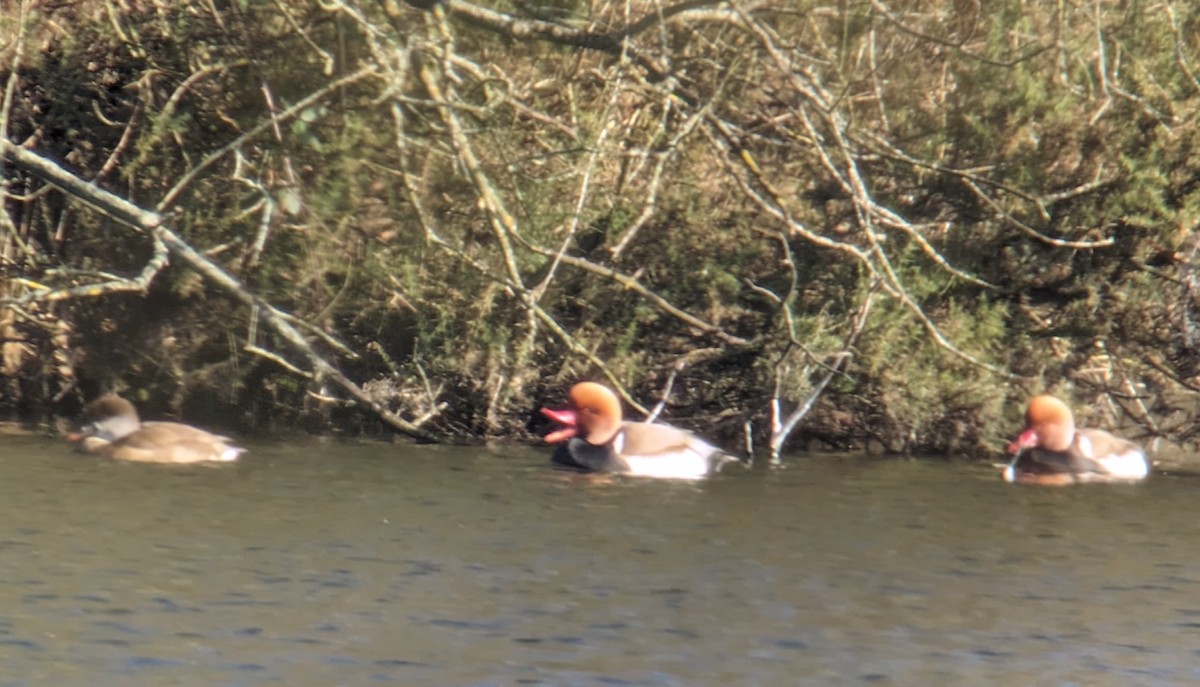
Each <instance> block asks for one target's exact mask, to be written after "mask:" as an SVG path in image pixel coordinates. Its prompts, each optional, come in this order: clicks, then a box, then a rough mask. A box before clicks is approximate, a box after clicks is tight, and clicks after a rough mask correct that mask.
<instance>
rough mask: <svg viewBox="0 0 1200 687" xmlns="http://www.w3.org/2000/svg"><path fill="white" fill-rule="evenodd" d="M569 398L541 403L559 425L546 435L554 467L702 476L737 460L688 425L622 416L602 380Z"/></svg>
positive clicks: (669, 476) (583, 384)
mask: <svg viewBox="0 0 1200 687" xmlns="http://www.w3.org/2000/svg"><path fill="white" fill-rule="evenodd" d="M569 398H570V405H571V407H570V408H567V409H552V408H541V413H542V415H544V416H545V417H546V418H548V419H549V420H551V421H552V422H554V423H555V425H556V426H555V427H554V428H552V429H551V430H550V431H549V432H547V433H546V435H545V436H544V437H543V439H544V441H545V442H546V443H548V444H557V447H556V448H555V451H554V455H553V456H552V457H551V459H550V461H551V463H552V464H553V465H554V466H555V467H556V468H560V469H565V470H573V471H576V472H585V473H621V474H629V475H635V476H639V477H657V478H662V479H681V480H698V479H703V478H705V477H708V476H709V475H712V474H713V473H715V472H718V471H719V470H720V469H721V466H722V465H724V464H725V463H728V462H734V461H737V458H735V457H734V456H730V455H729V454H727V453H725V452H724V451H722V450H721V449H719V448H717V447H716V446H713V445H712V444H710V443H708V442H706V441H704V440H703V439H701V438H699V437H697V436H696V435H695V434H693V433H692V432H690V431H688V430H686V429H680V428H678V427H672V426H671V425H666V424H658V423H647V422H629V421H626V420H624V419H623V416H622V412H621V401H620V399H619V398H617V394H616V393H615V392H614V391H613V390H612V389H610V388H608V387H607V386H604V385H603V384H597V383H596V382H579V383H578V384H576V385H574V386H573V387H571V390H570V392H569Z"/></svg>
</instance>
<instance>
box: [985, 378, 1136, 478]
mask: <svg viewBox="0 0 1200 687" xmlns="http://www.w3.org/2000/svg"><path fill="white" fill-rule="evenodd" d="M1008 452H1009V453H1012V454H1014V458H1013V460H1012V462H1011V463H1009V464H1008V465H1007V466H1006V467H1005V468H1004V472H1003V476H1004V481H1006V482H1016V483H1018V484H1047V485H1065V484H1076V483H1080V482H1131V481H1135V480H1140V479H1143V478H1145V477H1146V475H1148V474H1150V463H1149V462H1148V461H1147V460H1146V454H1145V453H1143V452H1142V449H1141V448H1140V447H1139V446H1138V445H1137V444H1135V443H1133V442H1132V441H1129V440H1127V439H1122V438H1120V437H1117V436H1113V435H1112V434H1109V433H1108V432H1105V431H1104V430H1102V429H1075V416H1074V415H1072V414H1071V409H1070V408H1068V407H1067V404H1066V403H1063V402H1062V401H1060V400H1059V399H1057V398H1055V397H1053V396H1047V395H1042V396H1035V397H1033V399H1032V400H1030V401H1029V408H1028V409H1027V410H1026V411H1025V430H1024V431H1023V432H1021V435H1020V436H1019V437H1017V439H1016V440H1015V441H1013V442H1012V444H1011V445H1009V447H1008Z"/></svg>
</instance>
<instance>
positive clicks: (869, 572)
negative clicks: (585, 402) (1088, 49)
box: [0, 437, 1200, 687]
mask: <svg viewBox="0 0 1200 687" xmlns="http://www.w3.org/2000/svg"><path fill="white" fill-rule="evenodd" d="M2 441H3V442H4V446H5V448H4V451H3V457H2V459H0V504H2V505H0V508H3V509H4V510H3V513H4V517H3V519H2V524H0V666H3V670H2V671H0V687H9V686H16V685H22V686H24V685H44V684H53V685H57V686H70V685H99V684H110V685H118V684H124V685H131V684H153V685H204V686H208V685H237V686H239V687H242V686H257V685H289V686H294V687H305V686H307V685H313V686H327V685H365V684H399V685H579V686H584V685H589V686H590V685H598V686H612V685H618V686H623V685H653V686H659V685H664V686H666V685H670V686H674V685H736V684H744V685H795V684H804V685H918V684H920V685H924V684H943V685H956V686H964V685H988V686H991V687H994V686H1004V685H1089V686H1103V685H1121V686H1122V687H1124V686H1125V685H1131V684H1137V685H1175V684H1191V683H1195V682H1196V681H1197V680H1200V566H1198V565H1197V561H1198V560H1200V536H1198V534H1200V533H1198V532H1197V529H1198V528H1200V525H1197V524H1196V518H1195V516H1194V514H1193V507H1192V505H1193V503H1194V492H1195V490H1196V489H1197V488H1200V482H1197V481H1196V480H1194V479H1188V478H1184V477H1171V476H1164V475H1156V476H1155V477H1154V478H1153V479H1151V480H1150V481H1148V482H1147V483H1145V484H1141V485H1126V486H1107V485H1089V486H1084V487H1078V488H1067V489H1039V488H1023V487H1016V486H1013V485H1006V484H1003V483H1001V482H1000V481H999V479H998V478H997V476H996V473H995V471H994V470H992V469H990V468H988V467H986V466H982V465H980V464H977V463H968V462H959V463H945V462H941V461H935V460H928V461H900V460H895V459H881V458H843V459H837V458H830V457H827V456H822V457H807V458H806V457H794V458H793V459H792V460H791V461H790V462H789V464H788V467H787V468H785V469H783V470H776V471H768V470H765V469H763V470H755V471H733V472H731V473H729V474H727V475H722V476H720V477H718V478H716V479H714V480H711V481H709V482H707V483H704V484H700V485H695V484H677V483H663V482H651V481H636V480H629V479H616V480H592V479H585V478H580V477H571V476H566V475H563V474H561V473H556V472H553V471H551V470H549V469H548V468H547V465H546V460H547V455H546V454H545V453H544V452H539V451H535V450H533V449H525V448H522V447H512V448H508V449H503V450H487V449H472V448H413V447H406V446H386V445H365V446H348V445H342V444H336V443H329V444H303V445H279V444H276V445H263V446H252V447H251V449H252V450H251V452H250V453H249V454H248V455H247V456H245V458H244V459H243V460H242V461H241V462H239V463H237V464H234V465H221V466H218V467H192V466H184V467H178V466H147V465H125V464H117V463H111V462H105V461H98V460H94V459H91V458H88V457H83V456H79V455H76V454H72V453H70V452H69V451H68V450H66V448H65V447H64V446H63V445H62V444H61V443H56V442H51V441H47V440H42V439H31V438H13V437H4V438H3V439H2Z"/></svg>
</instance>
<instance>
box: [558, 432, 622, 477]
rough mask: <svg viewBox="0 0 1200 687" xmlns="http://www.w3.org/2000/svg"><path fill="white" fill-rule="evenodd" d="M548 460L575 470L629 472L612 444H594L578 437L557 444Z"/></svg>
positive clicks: (563, 467) (566, 468) (564, 467)
mask: <svg viewBox="0 0 1200 687" xmlns="http://www.w3.org/2000/svg"><path fill="white" fill-rule="evenodd" d="M550 462H551V463H553V464H554V465H555V466H556V467H560V468H562V469H565V470H575V471H577V472H629V466H628V465H627V464H626V463H625V461H623V460H621V457H620V456H618V455H617V453H616V451H613V448H612V444H604V445H603V446H595V445H593V444H589V443H588V442H586V441H584V440H583V439H580V438H579V437H572V438H571V439H570V440H568V441H565V442H563V443H561V444H559V445H558V447H557V448H555V449H554V455H553V456H551V457H550Z"/></svg>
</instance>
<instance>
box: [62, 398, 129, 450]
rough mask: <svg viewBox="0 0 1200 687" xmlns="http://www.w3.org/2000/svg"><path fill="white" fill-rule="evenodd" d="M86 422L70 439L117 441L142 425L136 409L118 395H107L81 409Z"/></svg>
mask: <svg viewBox="0 0 1200 687" xmlns="http://www.w3.org/2000/svg"><path fill="white" fill-rule="evenodd" d="M83 416H84V417H85V418H86V419H87V420H88V423H87V424H86V425H84V426H83V427H82V428H80V430H79V433H78V434H73V435H71V440H72V441H80V440H82V439H88V438H96V439H102V440H104V441H117V440H118V439H122V438H124V437H127V436H129V435H130V434H133V433H134V432H136V431H138V428H140V427H141V426H142V422H141V420H140V419H139V418H138V414H137V409H136V408H134V407H133V404H132V403H130V402H129V401H126V400H125V399H123V398H121V397H120V396H114V395H111V394H110V395H108V396H101V397H100V398H98V399H96V400H95V401H92V402H91V403H89V404H88V405H87V407H86V408H84V410H83Z"/></svg>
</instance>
